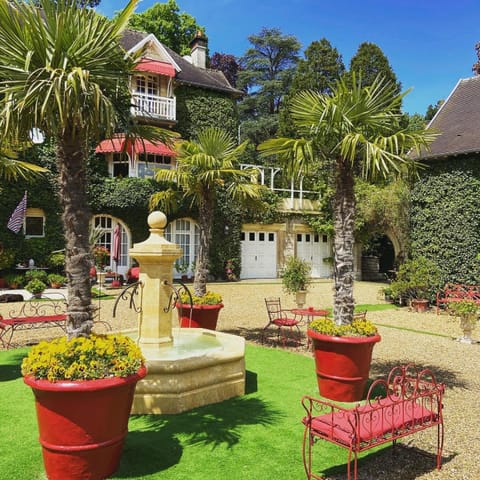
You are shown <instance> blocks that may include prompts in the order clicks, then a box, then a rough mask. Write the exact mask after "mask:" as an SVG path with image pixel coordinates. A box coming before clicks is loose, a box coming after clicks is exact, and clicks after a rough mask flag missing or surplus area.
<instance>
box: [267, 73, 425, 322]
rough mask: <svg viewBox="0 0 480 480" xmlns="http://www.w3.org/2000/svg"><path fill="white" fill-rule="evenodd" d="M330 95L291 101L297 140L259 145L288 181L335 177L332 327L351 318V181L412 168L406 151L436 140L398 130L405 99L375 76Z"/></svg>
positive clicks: (301, 96)
mask: <svg viewBox="0 0 480 480" xmlns="http://www.w3.org/2000/svg"><path fill="white" fill-rule="evenodd" d="M352 80H353V85H352V86H351V87H350V86H349V85H348V84H347V82H346V81H345V79H342V80H340V81H338V82H337V84H336V86H335V87H334V88H333V89H332V92H331V93H330V94H321V93H318V92H314V91H308V90H307V91H303V92H300V93H299V94H298V95H297V96H296V97H295V98H294V99H293V100H292V103H291V115H292V119H293V121H294V122H295V126H296V127H297V128H298V129H299V131H300V132H301V133H302V134H303V135H304V137H303V138H301V139H289V138H279V139H271V140H268V141H266V142H265V143H263V144H262V145H260V146H259V149H260V151H261V152H262V153H263V154H266V155H278V156H279V158H280V159H281V160H282V161H283V163H284V165H285V169H286V172H288V173H289V174H290V175H304V174H305V173H307V172H308V170H309V168H311V167H312V166H318V164H322V165H323V167H324V168H325V169H330V170H331V171H333V188H334V196H333V218H334V244H333V250H334V282H335V287H334V317H335V321H336V323H337V324H339V325H342V324H347V323H351V321H352V320H353V308H354V300H353V274H354V269H353V246H354V240H355V239H354V226H355V192H354V186H355V175H356V172H359V174H360V176H361V177H362V178H364V179H369V180H375V179H377V178H381V177H388V176H389V175H393V174H400V173H402V171H403V170H404V168H406V167H411V166H413V165H415V162H414V161H413V160H411V159H410V157H406V156H405V155H406V153H407V152H408V151H409V150H410V149H411V148H415V149H417V150H419V149H420V148H422V147H423V148H426V147H427V146H428V143H429V141H431V140H433V138H434V134H432V133H430V132H427V131H426V130H424V129H422V130H417V131H408V130H404V129H402V128H401V127H400V120H401V113H399V111H400V104H401V101H402V98H403V96H404V95H401V94H398V93H397V85H396V84H392V83H389V82H384V81H382V79H381V78H379V77H377V79H376V80H374V81H373V83H372V84H371V85H370V86H366V87H362V86H361V84H360V82H359V81H358V80H357V79H356V77H355V75H353V76H352Z"/></svg>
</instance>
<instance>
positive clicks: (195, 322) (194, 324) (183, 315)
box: [177, 303, 223, 330]
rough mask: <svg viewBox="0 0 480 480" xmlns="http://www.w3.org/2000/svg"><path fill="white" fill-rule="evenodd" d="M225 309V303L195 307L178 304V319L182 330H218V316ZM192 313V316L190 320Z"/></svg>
mask: <svg viewBox="0 0 480 480" xmlns="http://www.w3.org/2000/svg"><path fill="white" fill-rule="evenodd" d="M222 308H223V303H219V304H217V305H193V308H192V307H190V305H189V304H188V303H187V304H179V303H177V310H178V318H179V320H180V327H182V328H206V329H207V330H216V328H217V321H218V315H219V314H220V310H221V309H222ZM190 311H192V316H191V318H190Z"/></svg>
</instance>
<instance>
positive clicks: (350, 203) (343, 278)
mask: <svg viewBox="0 0 480 480" xmlns="http://www.w3.org/2000/svg"><path fill="white" fill-rule="evenodd" d="M335 183H336V185H335V187H336V188H335V195H334V200H333V202H334V204H333V216H334V242H333V253H334V262H333V278H334V289H335V290H334V305H333V314H334V318H335V322H336V323H337V324H338V325H342V324H348V323H351V322H352V320H353V310H354V299H353V277H354V266H353V246H354V242H355V238H354V226H355V192H354V178H353V171H352V168H351V167H350V165H349V164H348V163H346V162H344V161H343V160H342V159H340V160H338V162H337V174H336V178H335Z"/></svg>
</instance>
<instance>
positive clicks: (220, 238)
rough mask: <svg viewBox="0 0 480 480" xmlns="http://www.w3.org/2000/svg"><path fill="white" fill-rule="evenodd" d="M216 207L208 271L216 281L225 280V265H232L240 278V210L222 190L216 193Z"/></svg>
mask: <svg viewBox="0 0 480 480" xmlns="http://www.w3.org/2000/svg"><path fill="white" fill-rule="evenodd" d="M217 199H218V201H217V206H216V210H215V221H214V225H213V230H212V241H211V243H210V252H209V261H210V263H209V271H210V274H211V275H213V276H214V277H215V278H217V279H222V280H223V279H226V278H227V277H226V271H225V268H226V265H227V262H228V261H229V260H232V263H233V273H234V274H235V276H236V278H239V276H240V270H241V262H240V256H241V255H240V253H241V252H240V235H241V233H242V219H241V215H240V214H241V210H240V208H239V206H237V205H235V203H234V202H232V201H231V200H229V199H228V197H227V195H226V192H225V190H224V189H219V190H218V191H217Z"/></svg>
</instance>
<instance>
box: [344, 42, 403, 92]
mask: <svg viewBox="0 0 480 480" xmlns="http://www.w3.org/2000/svg"><path fill="white" fill-rule="evenodd" d="M353 72H355V74H356V75H357V78H359V77H358V76H361V85H362V87H364V86H366V85H372V83H373V82H374V81H375V79H376V78H377V77H378V76H379V75H380V76H381V77H383V78H384V79H385V81H387V82H390V83H391V84H392V85H395V87H396V93H399V92H400V91H401V89H402V85H401V83H400V82H399V81H398V80H397V76H396V75H395V73H394V71H393V69H392V67H391V66H390V62H389V61H388V59H387V57H386V56H385V54H384V53H383V52H382V49H381V48H380V47H379V46H378V45H375V44H374V43H369V42H364V43H362V44H361V45H360V46H359V47H358V50H357V53H356V54H355V55H354V56H353V57H352V59H351V60H350V72H349V77H350V78H351V77H352V73H353Z"/></svg>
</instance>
